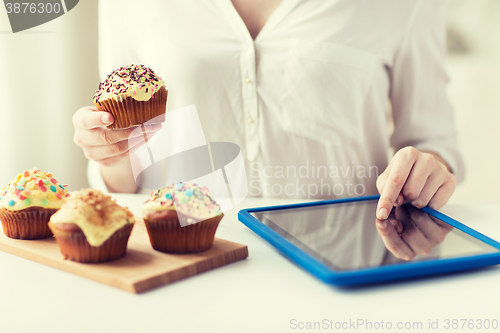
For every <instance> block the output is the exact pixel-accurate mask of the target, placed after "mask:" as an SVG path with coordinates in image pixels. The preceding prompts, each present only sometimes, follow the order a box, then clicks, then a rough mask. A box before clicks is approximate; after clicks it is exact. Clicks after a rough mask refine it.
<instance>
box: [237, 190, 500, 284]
mask: <svg viewBox="0 0 500 333" xmlns="http://www.w3.org/2000/svg"><path fill="white" fill-rule="evenodd" d="M377 199H378V196H374V197H364V198H352V199H341V200H330V201H320V202H313V203H307V204H299V205H287V206H275V207H263V208H255V209H248V210H242V211H240V213H239V219H240V221H242V222H243V223H244V224H245V225H247V226H248V227H249V228H250V229H252V230H253V231H255V232H256V233H257V234H259V235H260V236H261V237H263V238H264V239H266V240H267V241H268V242H269V243H271V244H272V245H274V246H275V247H276V248H277V249H278V250H280V251H281V252H282V253H283V254H285V255H286V256H288V257H289V258H290V259H292V260H293V261H295V262H296V263H297V264H299V265H300V266H302V267H303V268H305V269H306V270H308V271H310V272H311V273H313V274H314V275H317V276H318V277H319V278H321V279H322V280H324V281H326V282H329V283H333V284H339V285H354V284H365V283H373V282H381V281H387V280H396V279H402V278H409V277H416V276H423V275H432V274H439V273H445V272H451V271H458V270H464V269H470V268H476V267H481V266H487V265H493V264H498V263H500V246H499V244H498V243H497V242H495V241H493V240H491V239H489V238H487V237H486V236H484V235H482V234H480V233H478V232H476V231H474V230H472V229H470V228H468V227H467V226H465V225H463V224H461V223H459V222H458V221H455V220H453V219H451V218H449V217H447V216H445V215H443V214H441V213H438V212H436V211H434V210H432V209H430V208H424V209H423V210H420V209H417V208H415V207H413V206H411V205H403V206H401V207H397V208H396V207H395V208H394V209H393V210H392V212H391V214H390V216H389V218H388V219H387V220H385V221H380V220H377V219H376V216H375V212H376V208H377ZM384 222H385V223H384ZM384 224H385V227H383V225H384Z"/></svg>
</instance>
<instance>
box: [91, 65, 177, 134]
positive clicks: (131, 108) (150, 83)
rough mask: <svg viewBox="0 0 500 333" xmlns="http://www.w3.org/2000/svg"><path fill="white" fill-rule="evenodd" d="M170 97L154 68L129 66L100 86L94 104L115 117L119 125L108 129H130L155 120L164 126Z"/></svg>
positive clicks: (116, 124) (113, 74)
mask: <svg viewBox="0 0 500 333" xmlns="http://www.w3.org/2000/svg"><path fill="white" fill-rule="evenodd" d="M167 95H168V90H166V89H165V82H164V81H163V80H162V79H161V78H160V77H159V76H158V75H156V74H155V72H153V70H152V69H151V68H148V67H146V66H144V65H129V66H125V67H120V68H118V69H117V70H114V71H113V72H111V73H110V74H109V75H108V76H107V78H106V79H105V80H104V82H102V83H101V84H99V89H98V90H97V92H96V93H95V95H94V104H95V106H96V108H97V110H99V111H106V112H109V113H111V114H112V115H113V117H114V119H115V121H114V123H113V124H111V125H109V126H108V128H112V129H117V128H128V127H132V126H137V125H141V124H144V123H145V122H147V121H149V120H152V119H153V118H155V120H158V121H155V122H163V121H164V119H165V112H166V107H167ZM160 116H163V117H160ZM157 117H158V118H157Z"/></svg>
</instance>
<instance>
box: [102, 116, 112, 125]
mask: <svg viewBox="0 0 500 333" xmlns="http://www.w3.org/2000/svg"><path fill="white" fill-rule="evenodd" d="M101 121H102V123H103V124H105V125H109V124H111V123H112V122H113V120H112V119H111V115H109V114H105V115H103V116H102V117H101Z"/></svg>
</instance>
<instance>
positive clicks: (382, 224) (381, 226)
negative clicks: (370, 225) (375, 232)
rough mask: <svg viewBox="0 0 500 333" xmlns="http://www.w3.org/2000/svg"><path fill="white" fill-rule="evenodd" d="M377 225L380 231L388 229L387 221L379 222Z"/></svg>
mask: <svg viewBox="0 0 500 333" xmlns="http://www.w3.org/2000/svg"><path fill="white" fill-rule="evenodd" d="M377 225H378V227H379V228H380V229H385V228H387V221H380V222H377Z"/></svg>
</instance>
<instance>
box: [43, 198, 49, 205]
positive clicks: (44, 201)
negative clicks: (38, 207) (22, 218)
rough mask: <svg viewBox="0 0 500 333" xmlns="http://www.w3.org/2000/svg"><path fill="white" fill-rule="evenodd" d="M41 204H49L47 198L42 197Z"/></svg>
mask: <svg viewBox="0 0 500 333" xmlns="http://www.w3.org/2000/svg"><path fill="white" fill-rule="evenodd" d="M41 204H42V206H47V205H48V204H49V200H47V199H42V202H41Z"/></svg>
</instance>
